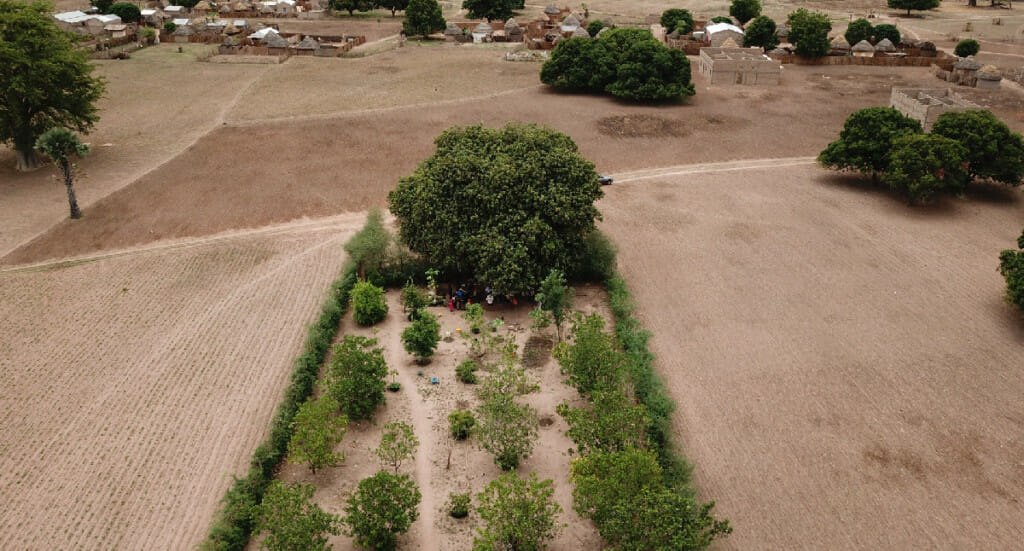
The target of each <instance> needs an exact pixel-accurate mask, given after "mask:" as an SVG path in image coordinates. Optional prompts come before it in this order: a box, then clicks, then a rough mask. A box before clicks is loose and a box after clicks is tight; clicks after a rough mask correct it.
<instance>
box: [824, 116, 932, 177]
mask: <svg viewBox="0 0 1024 551" xmlns="http://www.w3.org/2000/svg"><path fill="white" fill-rule="evenodd" d="M919 133H921V123H919V122H917V121H916V120H914V119H908V118H907V117H904V116H903V113H900V112H899V111H897V110H896V109H893V108H892V107H868V108H867V109H861V110H859V111H855V112H854V113H853V114H852V115H850V116H849V118H847V119H846V123H845V124H844V125H843V131H842V132H840V133H839V139H838V140H836V141H834V142H832V143H830V144H828V147H826V148H825V150H824V151H822V152H821V153H820V154H819V155H818V162H820V163H821V164H822V165H824V166H825V167H827V168H832V169H838V170H855V171H857V172H861V173H863V174H871V175H872V176H875V177H877V176H878V174H880V173H882V172H885V170H886V169H887V168H888V167H889V154H890V152H891V151H892V143H893V140H895V139H896V138H898V137H900V136H904V135H907V134H919Z"/></svg>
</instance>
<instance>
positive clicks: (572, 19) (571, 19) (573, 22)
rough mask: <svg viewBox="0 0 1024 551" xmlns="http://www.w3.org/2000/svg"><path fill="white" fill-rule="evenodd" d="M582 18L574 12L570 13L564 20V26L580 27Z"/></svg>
mask: <svg viewBox="0 0 1024 551" xmlns="http://www.w3.org/2000/svg"><path fill="white" fill-rule="evenodd" d="M579 26H580V20H579V18H578V17H576V16H575V15H574V14H569V16H568V17H566V18H565V19H563V20H562V27H579Z"/></svg>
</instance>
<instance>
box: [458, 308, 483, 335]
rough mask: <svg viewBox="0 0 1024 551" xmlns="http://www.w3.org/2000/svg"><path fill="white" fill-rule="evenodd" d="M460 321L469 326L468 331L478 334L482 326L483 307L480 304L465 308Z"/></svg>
mask: <svg viewBox="0 0 1024 551" xmlns="http://www.w3.org/2000/svg"><path fill="white" fill-rule="evenodd" d="M462 319H464V320H466V323H468V324H469V330H470V331H472V332H473V333H479V332H480V329H481V328H483V326H484V307H483V306H482V305H480V304H470V305H469V306H466V311H465V312H463V313H462Z"/></svg>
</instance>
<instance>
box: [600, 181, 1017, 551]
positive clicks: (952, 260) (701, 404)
mask: <svg viewBox="0 0 1024 551" xmlns="http://www.w3.org/2000/svg"><path fill="white" fill-rule="evenodd" d="M779 164H780V165H781V166H776V167H766V166H765V165H764V163H757V162H753V163H750V168H748V169H747V170H744V169H742V167H740V166H738V165H736V164H732V165H726V166H725V168H726V169H725V170H715V169H714V168H712V167H706V168H705V169H704V170H703V173H702V174H695V173H694V172H693V171H685V170H678V171H677V172H678V173H679V175H666V176H652V177H648V178H646V179H644V180H642V181H641V180H631V179H630V178H629V177H624V178H621V181H620V180H616V182H615V185H613V186H611V187H610V188H606V191H607V193H608V195H607V197H606V198H605V199H604V200H602V201H601V204H600V208H601V210H602V212H603V213H604V215H605V223H604V229H605V230H606V231H608V232H609V234H610V235H611V236H612V237H613V238H614V240H615V241H616V242H617V243H618V244H619V245H620V255H619V266H620V269H621V270H622V271H623V272H624V274H625V275H626V277H627V279H628V281H629V282H630V284H631V287H632V289H633V293H634V295H635V297H636V299H637V302H638V304H639V311H640V312H641V314H642V317H643V321H644V323H645V325H646V326H647V327H648V328H650V329H651V330H652V331H653V333H654V338H653V339H652V343H651V344H652V350H653V351H654V353H655V354H656V355H657V356H658V365H659V369H660V371H661V372H662V374H663V375H664V377H665V378H666V379H667V382H668V386H669V389H670V392H671V393H672V395H673V397H674V398H675V399H676V401H677V403H678V404H679V410H678V412H677V414H676V417H675V428H676V431H677V433H678V435H679V440H680V442H681V444H682V445H683V447H684V449H685V451H686V453H687V455H688V456H689V457H690V459H692V460H694V461H695V462H696V464H697V469H696V471H695V477H696V481H697V485H698V487H699V488H700V491H701V493H702V494H703V495H705V496H707V498H710V499H715V500H717V502H718V506H717V508H716V511H717V512H718V514H720V515H722V516H725V517H728V518H730V519H731V520H732V522H733V524H734V526H735V529H736V531H735V533H734V534H733V535H732V536H730V537H729V538H727V539H725V540H723V542H722V543H721V544H716V547H718V548H719V549H1016V548H1019V547H1020V526H1021V524H1020V519H1021V518H1024V504H1022V502H1021V498H1020V496H1021V495H1024V463H1022V461H1021V458H1022V457H1024V402H1022V401H1021V396H1022V395H1024V371H1022V367H1024V347H1022V346H1021V343H1022V342H1024V319H1022V316H1021V314H1020V312H1019V311H1018V310H1017V309H1015V308H1010V307H1008V306H1006V305H1004V304H1002V302H1001V298H1002V293H1003V290H1004V288H1005V284H1004V282H1003V280H1002V278H1001V277H1000V276H999V274H998V273H997V271H996V266H997V264H998V255H999V251H1000V249H1004V248H1009V247H1011V246H1012V245H1013V244H1014V243H1015V240H1016V237H1017V235H1019V231H1020V224H1021V220H1022V219H1024V201H1021V199H1020V195H1019V192H1017V191H1014V192H1008V191H1002V190H998V191H996V190H989V191H987V192H980V193H972V194H968V197H966V198H963V199H948V200H943V201H940V202H939V204H937V205H935V206H932V207H927V208H925V207H916V208H915V207H908V206H906V204H905V202H904V201H902V200H901V199H898V198H895V197H891V196H889V195H887V194H885V193H883V192H879V191H877V190H874V189H872V188H869V187H867V186H865V185H863V183H861V182H860V181H858V180H854V179H850V178H842V177H836V176H835V175H832V174H829V173H827V172H825V171H823V170H822V169H820V168H818V167H816V166H814V165H812V164H809V163H806V164H803V165H800V164H794V162H788V163H782V162H780V163H779Z"/></svg>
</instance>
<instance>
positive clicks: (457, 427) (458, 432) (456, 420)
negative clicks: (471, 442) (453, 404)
mask: <svg viewBox="0 0 1024 551" xmlns="http://www.w3.org/2000/svg"><path fill="white" fill-rule="evenodd" d="M474 426H476V417H474V416H473V412H472V411H469V410H464V409H457V410H455V411H453V412H451V413H449V414H448V428H449V429H451V432H452V437H453V438H455V439H456V440H465V439H467V438H469V434H470V433H471V432H473V427H474Z"/></svg>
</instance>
